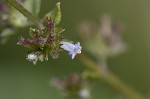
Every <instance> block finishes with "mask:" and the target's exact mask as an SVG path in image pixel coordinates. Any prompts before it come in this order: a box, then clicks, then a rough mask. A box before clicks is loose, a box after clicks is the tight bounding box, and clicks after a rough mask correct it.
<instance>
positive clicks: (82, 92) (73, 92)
mask: <svg viewBox="0 0 150 99" xmlns="http://www.w3.org/2000/svg"><path fill="white" fill-rule="evenodd" d="M51 84H52V85H53V86H54V87H56V88H57V89H58V90H59V91H61V92H63V93H64V94H66V95H67V96H68V97H70V98H71V99H88V98H89V97H90V90H89V88H88V83H87V82H86V81H85V80H83V79H82V77H80V76H79V75H77V74H71V75H69V76H68V77H66V78H65V79H64V80H62V79H60V78H53V79H52V80H51Z"/></svg>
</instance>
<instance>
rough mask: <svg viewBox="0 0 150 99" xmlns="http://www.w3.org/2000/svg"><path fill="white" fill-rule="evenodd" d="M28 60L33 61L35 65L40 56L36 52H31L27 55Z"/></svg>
mask: <svg viewBox="0 0 150 99" xmlns="http://www.w3.org/2000/svg"><path fill="white" fill-rule="evenodd" d="M26 59H27V60H29V61H30V62H33V64H34V65H35V64H36V63H37V61H38V56H37V55H36V54H35V53H30V54H28V55H27V58H26Z"/></svg>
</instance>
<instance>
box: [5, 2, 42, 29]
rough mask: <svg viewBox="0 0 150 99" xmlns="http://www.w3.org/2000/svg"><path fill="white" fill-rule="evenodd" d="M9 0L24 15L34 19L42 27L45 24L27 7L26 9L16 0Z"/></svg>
mask: <svg viewBox="0 0 150 99" xmlns="http://www.w3.org/2000/svg"><path fill="white" fill-rule="evenodd" d="M7 2H8V3H9V4H10V5H11V6H13V7H14V8H15V9H17V10H18V11H19V12H20V13H22V14H23V15H24V16H26V17H27V18H29V19H30V20H32V21H33V22H34V23H35V24H37V26H38V27H39V28H40V29H42V28H43V24H42V23H41V22H40V20H39V19H38V18H36V17H35V16H33V15H32V14H31V13H30V12H29V11H28V10H27V9H25V8H24V7H23V6H22V5H21V4H20V3H19V2H18V1H16V0H7Z"/></svg>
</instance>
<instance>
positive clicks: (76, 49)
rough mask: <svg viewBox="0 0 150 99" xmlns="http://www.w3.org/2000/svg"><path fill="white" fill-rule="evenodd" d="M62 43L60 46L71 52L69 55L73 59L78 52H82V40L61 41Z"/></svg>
mask: <svg viewBox="0 0 150 99" xmlns="http://www.w3.org/2000/svg"><path fill="white" fill-rule="evenodd" d="M60 44H62V45H61V46H60V47H61V48H63V49H64V50H66V51H68V52H69V55H70V56H71V58H72V59H74V58H75V56H76V55H77V54H80V53H81V49H82V47H81V46H80V42H78V43H76V44H72V43H69V42H64V41H62V42H60Z"/></svg>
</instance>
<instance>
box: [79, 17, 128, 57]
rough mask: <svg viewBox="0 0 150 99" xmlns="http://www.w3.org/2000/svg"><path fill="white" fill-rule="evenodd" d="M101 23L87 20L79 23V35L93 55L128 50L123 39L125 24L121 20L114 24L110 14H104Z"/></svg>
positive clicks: (110, 54)
mask: <svg viewBox="0 0 150 99" xmlns="http://www.w3.org/2000/svg"><path fill="white" fill-rule="evenodd" d="M100 21H101V24H100V25H98V24H97V23H96V22H89V21H85V22H82V23H81V24H80V25H79V28H78V30H79V37H80V38H81V39H82V40H83V42H84V45H85V47H86V49H87V51H89V52H90V53H91V54H93V56H96V57H100V58H101V57H105V58H106V57H108V56H113V55H116V54H120V53H122V52H124V51H125V50H126V46H125V44H124V42H123V41H122V38H121V36H122V31H123V26H122V24H120V23H119V22H117V23H115V24H112V21H111V18H110V16H108V15H104V16H102V18H101V19H100Z"/></svg>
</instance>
